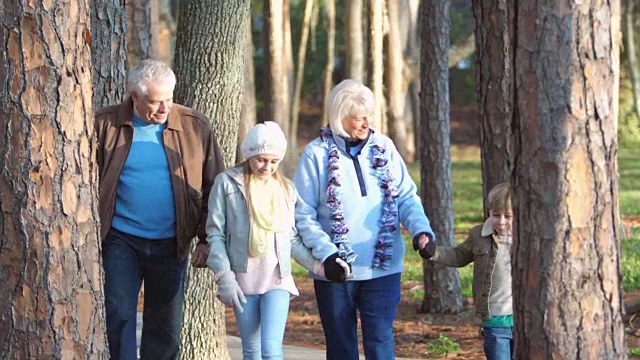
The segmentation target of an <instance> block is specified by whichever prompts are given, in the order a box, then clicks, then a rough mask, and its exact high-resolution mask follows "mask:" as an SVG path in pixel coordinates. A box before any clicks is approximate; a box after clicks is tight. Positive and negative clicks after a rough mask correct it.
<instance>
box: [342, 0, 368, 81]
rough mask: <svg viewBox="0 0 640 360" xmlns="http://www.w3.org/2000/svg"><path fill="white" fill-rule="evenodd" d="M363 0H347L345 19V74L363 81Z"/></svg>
mask: <svg viewBox="0 0 640 360" xmlns="http://www.w3.org/2000/svg"><path fill="white" fill-rule="evenodd" d="M362 2H363V0H347V1H346V4H345V7H346V21H345V42H346V47H347V48H346V61H347V66H346V69H345V70H346V75H347V78H351V79H356V80H359V81H361V82H364V63H365V61H364V49H365V48H364V41H363V36H364V35H363V32H362V29H363V24H362V16H363V14H362Z"/></svg>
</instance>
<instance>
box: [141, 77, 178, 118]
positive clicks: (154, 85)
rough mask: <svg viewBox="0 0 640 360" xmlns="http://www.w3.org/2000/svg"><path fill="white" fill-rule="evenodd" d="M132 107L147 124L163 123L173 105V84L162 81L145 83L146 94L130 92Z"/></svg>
mask: <svg viewBox="0 0 640 360" xmlns="http://www.w3.org/2000/svg"><path fill="white" fill-rule="evenodd" d="M131 99H132V100H133V109H134V111H135V113H136V115H138V116H139V117H140V118H141V119H142V120H143V121H145V122H147V123H149V124H163V123H164V122H165V121H167V117H168V116H169V111H170V110H171V106H173V86H171V85H169V84H167V83H164V82H162V81H151V82H149V83H148V84H147V94H146V95H141V94H137V93H136V92H135V91H133V92H131Z"/></svg>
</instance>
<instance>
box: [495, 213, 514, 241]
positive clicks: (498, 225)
mask: <svg viewBox="0 0 640 360" xmlns="http://www.w3.org/2000/svg"><path fill="white" fill-rule="evenodd" d="M512 223H513V213H512V212H511V211H495V210H491V225H493V230H494V231H495V232H496V233H497V234H498V235H501V236H504V235H511V225H512Z"/></svg>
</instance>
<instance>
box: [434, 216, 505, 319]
mask: <svg viewBox="0 0 640 360" xmlns="http://www.w3.org/2000/svg"><path fill="white" fill-rule="evenodd" d="M497 253H498V242H497V241H496V239H494V235H493V227H492V226H491V220H490V219H487V221H485V223H484V224H482V225H477V226H475V227H474V228H473V229H471V231H470V232H469V235H468V236H467V239H466V240H465V241H464V242H463V243H462V244H460V245H458V246H456V247H446V246H438V247H437V248H436V252H435V255H434V256H433V257H432V258H431V260H432V261H435V262H437V263H440V264H442V265H445V266H452V267H463V266H466V265H468V264H469V263H471V262H473V263H474V265H473V284H472V291H473V303H474V304H475V306H476V316H477V317H479V318H481V319H488V318H489V317H490V313H489V294H490V293H491V277H492V274H493V270H494V269H495V267H496V255H497Z"/></svg>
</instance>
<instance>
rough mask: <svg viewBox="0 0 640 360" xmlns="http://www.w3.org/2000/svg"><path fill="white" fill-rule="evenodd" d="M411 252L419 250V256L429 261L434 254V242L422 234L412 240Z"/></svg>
mask: <svg viewBox="0 0 640 360" xmlns="http://www.w3.org/2000/svg"><path fill="white" fill-rule="evenodd" d="M413 250H420V256H422V258H423V259H431V258H432V257H433V255H435V253H436V242H435V241H433V240H431V239H430V238H429V236H428V235H427V234H424V233H422V234H420V235H418V236H415V237H414V238H413Z"/></svg>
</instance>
